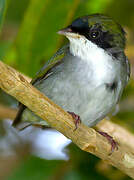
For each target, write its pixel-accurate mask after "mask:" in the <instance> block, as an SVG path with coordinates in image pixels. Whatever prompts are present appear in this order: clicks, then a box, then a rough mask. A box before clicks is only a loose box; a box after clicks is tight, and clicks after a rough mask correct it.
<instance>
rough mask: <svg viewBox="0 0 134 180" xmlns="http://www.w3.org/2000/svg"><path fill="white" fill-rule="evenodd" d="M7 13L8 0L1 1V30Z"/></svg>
mask: <svg viewBox="0 0 134 180" xmlns="http://www.w3.org/2000/svg"><path fill="white" fill-rule="evenodd" d="M5 11H6V0H0V29H1V27H2V23H3V19H4V16H5Z"/></svg>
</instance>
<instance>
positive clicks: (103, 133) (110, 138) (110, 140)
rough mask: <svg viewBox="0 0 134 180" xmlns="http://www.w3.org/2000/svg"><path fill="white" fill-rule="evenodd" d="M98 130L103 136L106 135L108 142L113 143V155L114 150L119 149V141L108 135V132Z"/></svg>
mask: <svg viewBox="0 0 134 180" xmlns="http://www.w3.org/2000/svg"><path fill="white" fill-rule="evenodd" d="M97 132H98V133H99V134H101V135H102V136H104V137H105V138H107V140H108V142H109V143H110V144H111V152H110V153H109V155H111V154H112V153H113V152H114V150H118V143H117V142H116V141H115V140H114V139H113V137H112V136H110V135H108V134H107V133H106V132H102V131H97Z"/></svg>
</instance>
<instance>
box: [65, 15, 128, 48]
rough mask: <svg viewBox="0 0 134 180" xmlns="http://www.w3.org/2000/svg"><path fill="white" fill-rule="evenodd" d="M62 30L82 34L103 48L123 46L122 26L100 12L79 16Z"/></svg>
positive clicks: (123, 34)
mask: <svg viewBox="0 0 134 180" xmlns="http://www.w3.org/2000/svg"><path fill="white" fill-rule="evenodd" d="M63 30H64V31H68V32H70V33H76V34H79V35H83V36H85V37H86V38H87V39H88V40H90V41H92V42H93V43H95V44H97V45H98V46H99V47H101V48H103V49H109V48H114V47H118V48H120V49H124V48H125V32H124V30H123V28H122V27H121V26H120V25H119V24H118V23H116V22H115V21H114V20H113V19H112V18H110V17H108V16H105V15H102V14H93V15H89V16H83V17H80V18H78V19H76V20H74V21H73V22H72V24H71V25H69V26H68V27H67V28H65V29H63ZM63 34H64V33H63Z"/></svg>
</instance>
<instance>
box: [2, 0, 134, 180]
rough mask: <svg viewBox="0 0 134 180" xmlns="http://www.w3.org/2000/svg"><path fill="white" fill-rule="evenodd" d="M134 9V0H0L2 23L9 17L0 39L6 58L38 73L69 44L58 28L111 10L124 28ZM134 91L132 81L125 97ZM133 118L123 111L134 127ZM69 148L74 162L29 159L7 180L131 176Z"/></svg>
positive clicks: (121, 115)
mask: <svg viewBox="0 0 134 180" xmlns="http://www.w3.org/2000/svg"><path fill="white" fill-rule="evenodd" d="M133 9H134V1H133V0H127V1H126V0H118V1H117V0H109V1H107V0H23V1H18V0H10V1H9V0H8V1H6V0H0V27H1V26H2V24H3V18H4V16H5V15H6V16H5V21H4V26H3V31H2V32H1V39H0V58H2V60H3V61H4V62H6V63H8V64H9V65H11V66H13V67H15V68H16V69H17V70H19V71H21V72H23V73H25V74H26V75H29V76H31V77H32V76H33V75H35V73H36V71H38V70H39V68H40V67H41V66H42V65H43V64H44V63H45V61H47V60H48V59H49V58H50V57H51V56H52V55H53V53H55V52H56V50H57V49H58V48H59V47H60V46H61V45H62V44H63V43H64V42H65V40H64V39H63V37H61V36H59V35H57V33H56V32H57V31H58V30H59V29H60V28H63V27H65V26H67V25H68V24H69V23H70V22H71V21H72V19H74V18H76V17H78V16H82V15H85V14H91V13H98V12H99V13H106V14H109V15H111V16H113V17H114V18H115V19H117V21H119V22H121V24H123V25H124V26H127V27H129V28H133V27H134V23H133V22H134V21H133V19H134V10H133ZM133 90H134V86H133V85H132V84H130V85H129V86H128V88H127V90H126V91H125V93H124V98H123V100H126V98H127V97H128V96H129V97H131V96H133V94H134V93H133V92H134V91H133ZM8 98H9V97H8ZM8 98H7V97H6V95H5V94H4V95H3V93H1V97H0V100H1V102H3V101H4V99H6V104H7V103H8V104H11V101H12V100H11V99H9V100H7V99H8ZM133 117H134V112H133V110H130V111H129V112H128V111H125V112H120V113H119V114H118V120H119V121H120V120H122V122H126V121H127V122H128V123H129V124H130V126H133V125H134V123H133ZM115 119H116V118H115ZM119 121H118V122H119ZM120 122H121V121H120ZM69 149H70V160H69V161H67V162H66V161H48V160H42V159H39V158H36V157H29V158H28V159H25V160H24V161H22V163H21V164H20V165H19V166H18V167H17V169H15V170H14V172H12V174H11V175H10V177H8V178H7V179H8V180H21V179H25V180H36V179H40V180H41V179H42V180H47V179H58V180H60V179H62V180H88V179H94V180H99V179H103V180H105V179H111V180H112V179H118V180H119V179H123V180H127V179H130V178H128V177H127V176H125V175H120V176H119V177H120V178H119V177H117V178H113V175H114V173H115V174H116V173H117V172H118V170H116V169H114V168H112V170H111V171H108V173H109V175H107V173H106V172H102V173H100V172H99V171H98V170H97V168H96V165H97V164H98V162H99V159H98V158H96V157H94V156H92V155H89V154H88V153H85V152H82V151H81V150H80V149H78V148H77V147H76V146H75V145H71V146H70V148H69ZM110 172H111V173H112V175H111V176H110ZM121 174H122V173H121Z"/></svg>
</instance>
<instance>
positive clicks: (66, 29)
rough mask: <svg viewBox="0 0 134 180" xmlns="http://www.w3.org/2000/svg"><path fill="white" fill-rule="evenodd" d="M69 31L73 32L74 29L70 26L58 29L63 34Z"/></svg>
mask: <svg viewBox="0 0 134 180" xmlns="http://www.w3.org/2000/svg"><path fill="white" fill-rule="evenodd" d="M69 33H72V29H71V28H70V27H67V28H64V29H61V30H59V31H58V34H61V35H67V34H69Z"/></svg>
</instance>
